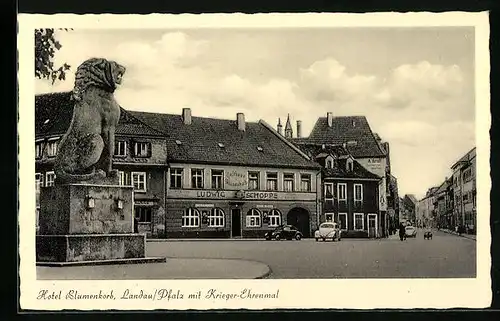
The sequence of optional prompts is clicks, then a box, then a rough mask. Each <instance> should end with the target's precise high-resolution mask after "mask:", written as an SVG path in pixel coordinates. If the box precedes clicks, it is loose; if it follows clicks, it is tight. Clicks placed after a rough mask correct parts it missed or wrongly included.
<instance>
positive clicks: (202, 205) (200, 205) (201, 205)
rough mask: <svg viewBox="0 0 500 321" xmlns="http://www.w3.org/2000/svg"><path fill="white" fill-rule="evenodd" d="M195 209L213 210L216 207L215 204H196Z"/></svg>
mask: <svg viewBox="0 0 500 321" xmlns="http://www.w3.org/2000/svg"><path fill="white" fill-rule="evenodd" d="M194 207H204V208H208V207H209V208H212V207H215V205H214V204H194Z"/></svg>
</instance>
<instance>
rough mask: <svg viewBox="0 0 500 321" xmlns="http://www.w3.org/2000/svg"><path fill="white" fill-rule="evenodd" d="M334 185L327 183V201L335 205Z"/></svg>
mask: <svg viewBox="0 0 500 321" xmlns="http://www.w3.org/2000/svg"><path fill="white" fill-rule="evenodd" d="M333 199H334V195H333V183H325V201H330V202H332V203H333Z"/></svg>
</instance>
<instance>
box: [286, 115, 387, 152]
mask: <svg viewBox="0 0 500 321" xmlns="http://www.w3.org/2000/svg"><path fill="white" fill-rule="evenodd" d="M293 140H294V141H296V140H297V141H299V140H300V141H302V142H308V143H314V144H333V145H342V144H344V143H346V145H347V150H348V151H349V152H350V153H351V154H352V156H354V157H358V158H359V157H383V156H385V153H384V151H383V149H382V147H381V146H380V144H379V143H378V142H377V139H376V137H375V135H374V134H373V132H372V130H371V128H370V125H369V124H368V121H367V120H366V117H365V116H342V117H334V118H333V124H332V127H329V126H328V122H327V118H326V117H320V118H318V120H317V121H316V124H315V125H314V128H313V129H312V131H311V134H310V135H309V137H307V138H300V139H293ZM349 141H356V144H355V145H350V144H349V143H348V142H349Z"/></svg>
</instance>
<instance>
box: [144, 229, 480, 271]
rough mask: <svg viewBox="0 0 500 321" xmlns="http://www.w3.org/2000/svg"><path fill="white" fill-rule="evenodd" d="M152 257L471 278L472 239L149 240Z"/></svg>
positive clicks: (277, 267)
mask: <svg viewBox="0 0 500 321" xmlns="http://www.w3.org/2000/svg"><path fill="white" fill-rule="evenodd" d="M147 253H148V255H151V256H167V257H176V258H231V259H245V260H252V261H258V262H262V263H265V264H267V265H269V267H270V268H271V270H272V273H271V275H270V278H368V277H370V278H391V277H402V278H404V277H432V278H447V277H475V275H476V242H475V241H474V240H471V239H467V238H463V237H459V236H456V235H452V234H446V233H443V232H438V231H434V237H433V239H432V240H430V241H428V240H424V239H423V233H422V231H419V235H418V237H417V238H416V239H408V240H406V241H405V242H401V241H400V240H399V239H396V238H391V239H382V240H367V239H343V240H342V241H340V242H326V243H323V242H315V241H314V239H304V240H301V241H264V240H262V241H261V240H253V241H249V240H235V241H232V240H219V241H211V242H208V241H168V242H148V247H147Z"/></svg>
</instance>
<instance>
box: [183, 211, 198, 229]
mask: <svg viewBox="0 0 500 321" xmlns="http://www.w3.org/2000/svg"><path fill="white" fill-rule="evenodd" d="M198 226H200V212H199V211H198V210H197V209H195V208H188V209H186V211H185V212H184V215H183V216H182V227H198Z"/></svg>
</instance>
